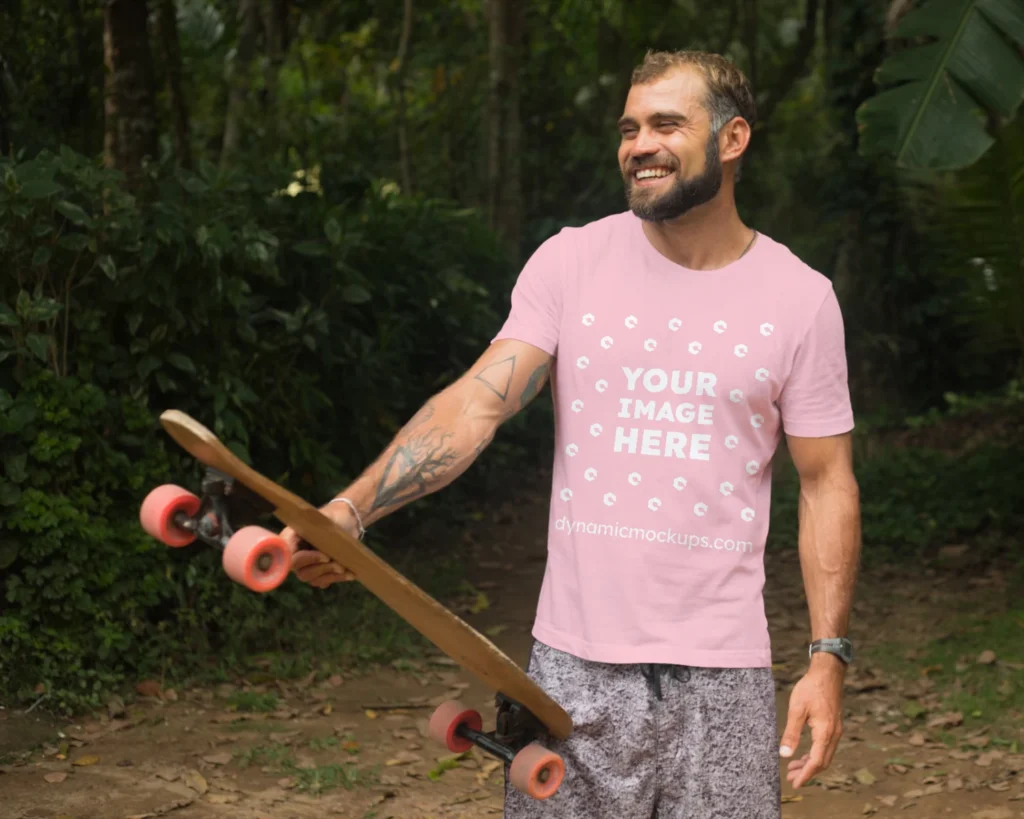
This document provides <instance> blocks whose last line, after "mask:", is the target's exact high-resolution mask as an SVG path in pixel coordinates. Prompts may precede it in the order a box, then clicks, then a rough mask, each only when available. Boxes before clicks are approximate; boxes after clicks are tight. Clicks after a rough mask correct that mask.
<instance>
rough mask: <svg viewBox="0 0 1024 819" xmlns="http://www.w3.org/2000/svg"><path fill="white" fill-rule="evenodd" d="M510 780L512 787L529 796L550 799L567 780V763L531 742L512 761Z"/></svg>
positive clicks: (541, 746) (509, 773)
mask: <svg viewBox="0 0 1024 819" xmlns="http://www.w3.org/2000/svg"><path fill="white" fill-rule="evenodd" d="M508 778H509V782H511V783H512V787H514V788H515V789H516V790H519V791H522V792H523V793H525V794H526V795H527V796H531V797H533V798H534V799H548V798H549V797H551V796H554V794H555V791H557V790H558V788H559V786H561V784H562V780H563V779H564V778H565V763H564V762H563V761H562V757H560V756H559V755H558V754H556V753H554V752H553V751H549V750H548V749H547V748H545V747H544V746H543V745H539V744H538V743H536V742H531V743H530V744H529V745H527V746H526V747H525V748H523V750H521V751H520V752H519V753H518V754H516V756H515V759H513V760H512V766H511V767H510V768H509V772H508Z"/></svg>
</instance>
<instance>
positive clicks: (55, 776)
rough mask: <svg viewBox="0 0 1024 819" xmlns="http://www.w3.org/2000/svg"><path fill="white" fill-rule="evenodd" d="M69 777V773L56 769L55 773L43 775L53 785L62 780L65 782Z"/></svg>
mask: <svg viewBox="0 0 1024 819" xmlns="http://www.w3.org/2000/svg"><path fill="white" fill-rule="evenodd" d="M67 778H68V775H67V774H66V773H63V772H61V771H54V772H53V773H48V774H47V775H46V776H44V777H43V779H45V780H46V781H47V782H49V783H50V784H51V785H57V784H60V783H61V782H63V781H64V780H65V779H67Z"/></svg>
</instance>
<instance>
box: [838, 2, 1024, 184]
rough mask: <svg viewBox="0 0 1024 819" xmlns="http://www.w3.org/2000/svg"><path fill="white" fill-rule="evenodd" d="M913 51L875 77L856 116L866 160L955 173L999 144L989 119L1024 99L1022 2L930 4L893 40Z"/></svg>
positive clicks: (891, 60) (894, 58)
mask: <svg viewBox="0 0 1024 819" xmlns="http://www.w3.org/2000/svg"><path fill="white" fill-rule="evenodd" d="M892 38H893V39H895V40H909V41H910V43H909V44H908V45H907V46H906V47H904V48H902V49H901V50H899V51H896V52H894V53H892V54H891V55H890V56H889V57H888V58H887V59H886V60H885V61H884V62H883V63H882V64H881V65H880V66H879V68H878V70H877V72H876V74H875V83H876V85H877V86H878V87H879V88H881V89H883V90H881V91H880V93H878V94H876V95H875V96H874V97H872V98H871V99H869V100H867V101H866V102H865V103H864V104H863V105H861V107H860V108H859V109H858V111H857V122H858V125H859V128H860V131H861V136H860V152H861V154H862V155H865V156H872V155H876V156H877V155H888V156H890V157H893V158H895V160H896V163H897V165H899V166H901V167H904V168H911V169H918V170H923V169H928V170H953V169H958V168H963V167H966V166H968V165H971V164H973V163H974V162H976V161H977V160H978V159H979V158H980V157H981V156H982V154H984V153H985V152H986V151H987V150H988V149H989V148H990V147H991V146H992V144H993V141H994V139H993V136H992V135H991V134H990V133H989V130H988V127H987V121H988V118H989V117H990V116H991V115H996V116H997V117H1000V118H1004V119H1011V118H1012V117H1013V116H1014V115H1015V113H1016V111H1017V108H1018V106H1019V105H1020V102H1021V100H1022V99H1024V0H930V2H926V3H923V4H922V5H920V6H919V7H918V8H916V9H914V10H913V11H911V12H909V13H908V14H907V15H906V16H905V17H904V18H903V19H902V20H900V22H899V23H898V24H897V26H896V28H895V29H894V31H893V33H892Z"/></svg>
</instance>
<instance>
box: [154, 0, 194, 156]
mask: <svg viewBox="0 0 1024 819" xmlns="http://www.w3.org/2000/svg"><path fill="white" fill-rule="evenodd" d="M160 47H161V51H162V52H163V60H164V70H165V71H166V72H167V94H168V96H169V98H170V105H171V121H172V123H173V124H174V152H175V154H176V156H177V157H178V163H179V164H180V165H181V166H182V167H183V168H191V167H192V151H191V148H190V146H189V136H188V135H189V122H188V105H187V104H186V103H185V92H184V89H183V88H182V84H181V49H180V48H179V46H178V15H177V7H176V5H175V2H174V0H160Z"/></svg>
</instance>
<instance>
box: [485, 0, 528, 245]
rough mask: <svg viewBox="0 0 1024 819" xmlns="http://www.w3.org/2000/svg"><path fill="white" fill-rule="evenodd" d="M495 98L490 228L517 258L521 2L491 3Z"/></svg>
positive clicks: (490, 110) (490, 109)
mask: <svg viewBox="0 0 1024 819" xmlns="http://www.w3.org/2000/svg"><path fill="white" fill-rule="evenodd" d="M489 12H490V21H489V22H490V53H489V56H490V94H489V98H488V106H487V177H486V178H487V185H488V190H487V203H488V209H487V210H488V214H489V218H490V224H491V227H492V228H493V229H494V230H496V231H497V232H498V235H499V236H501V238H502V240H503V242H504V243H505V246H506V247H507V248H508V250H509V252H510V253H511V254H512V255H513V257H516V256H517V255H518V250H519V240H520V233H521V223H522V176H521V166H520V152H521V149H522V146H521V142H522V139H521V134H522V129H521V124H520V117H519V96H520V92H519V64H520V61H521V59H522V43H523V34H524V10H523V4H522V0H490V4H489Z"/></svg>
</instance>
